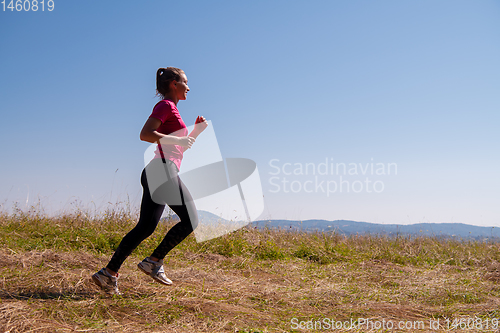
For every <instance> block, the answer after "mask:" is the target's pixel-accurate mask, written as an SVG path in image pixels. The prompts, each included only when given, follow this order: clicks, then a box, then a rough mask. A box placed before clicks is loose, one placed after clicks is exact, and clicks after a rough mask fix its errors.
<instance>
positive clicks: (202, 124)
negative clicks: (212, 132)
mask: <svg viewBox="0 0 500 333" xmlns="http://www.w3.org/2000/svg"><path fill="white" fill-rule="evenodd" d="M207 127H208V122H207V120H206V119H205V117H203V116H198V117H197V118H196V120H195V122H194V128H193V130H192V131H191V133H189V136H191V137H193V138H195V139H196V138H197V137H198V135H200V134H201V132H203V131H204V130H205V128H207Z"/></svg>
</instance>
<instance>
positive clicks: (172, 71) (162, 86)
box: [156, 67, 184, 98]
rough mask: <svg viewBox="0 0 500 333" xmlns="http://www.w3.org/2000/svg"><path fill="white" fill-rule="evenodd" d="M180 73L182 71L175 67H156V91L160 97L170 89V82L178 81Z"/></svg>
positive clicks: (182, 72)
mask: <svg viewBox="0 0 500 333" xmlns="http://www.w3.org/2000/svg"><path fill="white" fill-rule="evenodd" d="M181 74H184V71H183V70H182V69H179V68H175V67H167V68H158V71H156V92H157V94H158V95H160V96H161V97H162V98H165V96H166V95H168V93H169V91H170V82H172V81H180V80H181Z"/></svg>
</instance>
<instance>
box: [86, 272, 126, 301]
mask: <svg viewBox="0 0 500 333" xmlns="http://www.w3.org/2000/svg"><path fill="white" fill-rule="evenodd" d="M92 281H93V282H94V283H95V284H96V285H98V286H99V287H100V288H101V289H102V290H104V291H105V292H106V293H108V294H110V295H121V294H122V293H121V292H120V291H119V290H118V276H113V275H111V274H109V273H108V271H107V270H106V268H102V269H101V270H100V271H99V272H97V273H95V274H94V275H92Z"/></svg>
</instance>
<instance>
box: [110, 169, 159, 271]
mask: <svg viewBox="0 0 500 333" xmlns="http://www.w3.org/2000/svg"><path fill="white" fill-rule="evenodd" d="M141 184H142V187H143V194H142V202H141V212H140V216H139V222H138V223H137V225H136V226H135V228H134V229H132V230H131V231H130V232H129V233H128V234H127V235H125V237H123V239H122V241H121V242H120V245H118V248H117V249H116V251H115V253H114V254H113V256H112V257H111V260H110V261H109V263H108V265H107V266H106V268H108V269H109V270H111V271H114V272H118V270H119V269H120V267H121V265H122V264H123V262H124V261H125V259H126V258H127V257H128V256H129V255H130V254H131V253H132V251H133V250H135V248H136V247H137V246H139V244H140V243H141V242H142V241H143V240H145V239H146V238H147V237H149V236H150V235H151V234H152V233H153V232H154V230H155V229H156V226H157V225H158V222H159V221H160V218H161V215H162V214H163V210H164V208H165V205H160V204H157V203H155V202H153V200H152V199H151V195H150V193H149V188H148V182H147V179H146V172H145V170H143V171H142V174H141Z"/></svg>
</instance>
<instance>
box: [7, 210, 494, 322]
mask: <svg viewBox="0 0 500 333" xmlns="http://www.w3.org/2000/svg"><path fill="white" fill-rule="evenodd" d="M133 225H134V217H133V216H130V215H128V214H125V213H119V212H108V213H107V214H106V215H103V216H102V217H100V218H99V219H94V220H90V219H88V218H86V217H85V215H84V214H73V215H68V216H60V217H58V218H46V217H43V216H38V215H36V214H25V213H21V212H17V213H16V214H15V215H2V216H0V282H1V285H0V298H1V303H0V309H1V311H0V331H1V332H28V331H31V332H34V331H36V332H76V331H78V332H290V331H293V332H314V331H321V330H319V329H318V326H317V327H316V328H317V329H316V330H314V329H308V327H309V326H308V325H314V324H316V325H318V322H317V321H320V320H321V323H323V324H322V325H326V322H328V320H330V322H334V323H335V322H340V321H352V322H353V323H354V325H360V324H361V323H362V322H363V320H364V319H369V320H371V323H372V324H371V325H376V324H377V323H381V322H382V321H384V323H389V322H391V323H393V324H396V325H397V323H399V322H403V321H404V322H405V323H413V324H415V325H416V323H420V322H422V323H424V325H425V326H424V328H425V329H424V330H419V331H421V332H425V331H430V327H429V325H430V322H429V320H434V323H437V320H438V319H439V320H440V321H439V323H440V325H441V329H440V330H433V331H443V332H444V331H445V328H446V319H451V321H450V322H449V325H451V324H453V320H455V319H464V320H467V319H469V320H471V319H476V320H477V323H479V320H481V323H482V325H483V328H482V329H467V331H468V332H475V331H477V332H486V331H493V330H492V324H493V323H494V322H497V321H498V320H499V319H500V311H499V310H498V309H499V308H500V286H499V281H500V264H499V261H500V246H499V244H498V243H495V242H491V241H473V240H468V241H458V240H454V239H440V238H432V237H407V236H405V237H403V236H399V237H385V236H375V235H372V236H369V235H352V236H345V235H339V234H333V233H328V234H326V233H305V232H284V231H279V230H259V229H255V228H252V227H247V228H244V229H241V230H238V231H237V232H234V233H232V234H230V235H226V236H224V237H220V238H217V239H213V240H210V241H207V242H204V243H196V241H195V240H194V238H193V237H191V236H190V237H189V238H188V239H187V240H186V241H185V242H184V243H182V244H181V246H179V247H178V248H177V249H175V250H174V251H173V253H171V255H169V257H168V263H167V264H166V265H165V266H166V267H165V268H166V271H167V274H168V276H169V277H170V278H171V279H172V280H173V281H174V285H173V286H171V287H164V286H161V285H159V284H156V283H154V282H153V281H152V280H150V278H149V277H148V276H145V275H144V274H142V273H141V272H139V271H138V270H137V269H136V267H135V265H136V263H137V262H138V261H139V260H142V259H143V257H144V256H146V255H147V254H149V252H150V251H151V250H152V249H153V248H154V246H155V245H156V244H157V243H158V242H159V241H160V239H161V238H162V236H163V235H164V234H165V232H166V230H167V229H168V228H169V227H170V226H171V222H167V223H162V224H161V225H160V226H159V227H158V229H157V230H156V232H155V233H154V234H153V236H152V237H150V238H149V239H148V240H147V241H145V242H144V243H143V244H142V245H141V246H140V247H139V248H138V249H137V250H136V252H134V253H133V255H132V256H131V257H130V258H129V259H128V260H127V261H126V263H125V265H124V267H123V268H122V270H121V271H120V273H121V277H120V289H121V291H122V292H123V293H124V295H123V296H113V297H110V296H108V295H105V294H102V293H101V292H100V291H98V290H97V289H96V288H95V287H94V286H93V285H92V284H91V283H90V282H89V277H90V275H91V274H92V273H94V272H95V271H96V270H97V269H99V268H101V267H102V266H103V265H105V263H106V262H107V260H108V259H109V257H110V255H111V254H112V251H113V249H114V248H115V247H116V245H117V243H118V242H119V241H120V239H121V237H122V236H123V235H124V234H125V233H126V232H127V231H128V230H129V229H130V228H132V227H133ZM326 319H328V320H326ZM311 320H312V321H311ZM301 322H302V323H301ZM369 323H370V322H368V324H367V325H369ZM486 323H488V325H489V326H488V329H486ZM497 324H498V323H497ZM301 327H302V329H301ZM354 327H355V328H357V329H351V330H340V329H339V330H336V331H349V332H375V331H382V330H377V329H376V326H374V327H368V328H366V327H365V326H354ZM476 328H477V327H476ZM324 330H326V329H325V326H323V331H324ZM402 331H408V332H411V331H414V330H410V329H408V330H407V329H404V330H402ZM462 331H463V330H462Z"/></svg>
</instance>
